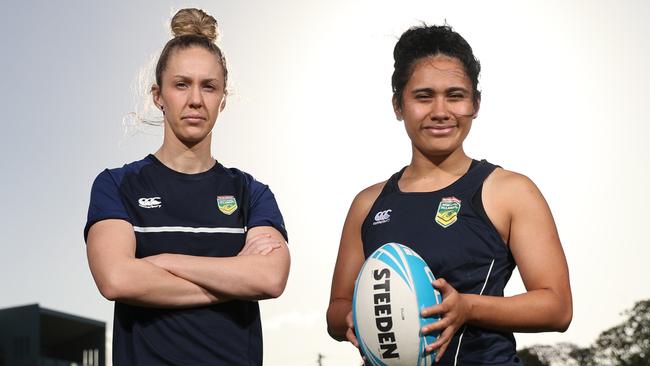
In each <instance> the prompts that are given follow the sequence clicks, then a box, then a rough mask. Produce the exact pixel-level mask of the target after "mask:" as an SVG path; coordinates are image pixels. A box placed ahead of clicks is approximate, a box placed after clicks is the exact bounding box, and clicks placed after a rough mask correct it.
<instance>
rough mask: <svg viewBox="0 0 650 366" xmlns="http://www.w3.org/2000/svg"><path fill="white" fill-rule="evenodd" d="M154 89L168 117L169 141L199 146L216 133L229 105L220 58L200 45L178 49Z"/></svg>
mask: <svg viewBox="0 0 650 366" xmlns="http://www.w3.org/2000/svg"><path fill="white" fill-rule="evenodd" d="M161 84H162V85H161V86H154V88H153V95H154V102H155V103H156V104H157V105H158V106H159V107H161V108H162V110H163V112H164V115H165V138H166V139H167V138H176V139H178V140H179V141H180V142H182V143H184V144H185V145H189V146H191V145H195V144H196V143H198V142H201V141H203V140H204V139H205V138H206V137H207V136H209V135H210V133H211V132H212V127H214V124H215V121H216V120H217V117H218V116H219V112H221V111H222V110H223V108H224V106H225V96H226V93H225V86H224V76H223V69H222V67H221V64H220V63H219V60H218V58H217V56H216V55H214V54H212V53H210V52H209V51H207V50H206V49H204V48H202V47H198V46H194V47H189V48H185V49H180V50H176V51H174V52H173V53H172V55H170V57H169V60H168V62H167V67H166V68H165V71H164V72H163V73H162V81H161Z"/></svg>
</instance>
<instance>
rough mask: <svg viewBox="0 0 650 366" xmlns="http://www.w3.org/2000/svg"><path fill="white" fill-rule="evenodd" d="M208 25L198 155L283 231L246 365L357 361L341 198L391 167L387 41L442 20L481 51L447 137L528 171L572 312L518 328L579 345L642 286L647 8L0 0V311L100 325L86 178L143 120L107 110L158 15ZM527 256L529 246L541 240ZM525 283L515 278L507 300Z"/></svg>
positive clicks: (144, 139)
mask: <svg viewBox="0 0 650 366" xmlns="http://www.w3.org/2000/svg"><path fill="white" fill-rule="evenodd" d="M187 6H192V7H199V8H203V9H205V10H206V11H207V12H208V13H210V14H212V15H213V16H214V17H215V18H216V19H217V20H218V22H219V26H220V31H221V39H220V43H219V44H220V46H221V47H222V49H223V51H224V53H225V55H226V57H227V60H228V65H229V72H230V74H229V79H230V81H231V85H230V88H231V94H230V96H229V99H228V104H227V106H226V109H225V111H224V112H223V113H222V114H221V115H220V117H219V120H218V121H217V126H216V128H215V130H214V137H213V154H214V156H215V157H216V158H217V159H218V160H219V161H220V162H222V163H223V164H224V165H226V166H234V167H238V168H240V169H242V170H245V171H248V172H250V173H252V174H253V175H254V176H255V177H256V178H257V179H258V180H260V181H262V182H264V183H266V184H269V185H270V187H271V189H272V190H273V192H274V193H275V196H276V199H277V200H278V203H279V205H280V208H281V210H282V212H283V215H284V218H285V221H286V224H287V228H288V231H289V236H290V244H289V245H290V250H291V255H292V267H291V275H290V278H289V282H288V285H287V288H286V291H285V293H284V294H283V295H282V296H281V297H280V298H279V299H275V300H271V301H263V302H262V303H261V308H262V319H263V323H262V324H263V328H264V344H265V354H264V357H265V365H316V364H317V355H318V353H321V354H322V355H324V358H323V360H322V365H358V364H359V359H358V356H357V354H356V352H355V349H354V348H353V347H352V346H351V345H350V344H348V343H339V342H336V341H334V340H332V339H331V338H329V336H328V335H327V332H326V323H325V311H326V309H327V305H328V298H329V288H330V281H331V275H332V270H333V267H334V262H335V259H336V253H337V249H338V241H339V236H340V232H341V228H342V225H343V221H344V218H345V215H346V213H347V209H348V207H349V205H350V202H351V200H352V198H353V197H354V196H355V195H356V193H358V192H359V191H360V190H361V189H363V188H365V187H367V186H369V185H371V184H374V183H376V182H379V181H382V180H385V179H387V178H388V177H389V176H390V175H391V174H392V173H394V172H395V171H397V170H399V169H400V168H401V167H403V166H404V165H407V164H408V163H409V161H410V151H411V150H410V144H409V140H408V138H407V137H406V133H405V132H404V129H403V126H402V125H401V123H400V122H398V121H396V120H395V117H394V115H393V112H392V107H391V104H390V98H391V90H390V76H391V73H392V49H393V46H394V44H395V42H396V40H397V38H398V37H399V35H400V34H401V33H402V32H403V31H404V30H406V29H408V28H409V27H410V26H413V25H417V24H420V23H421V22H422V21H424V22H427V23H429V24H440V23H443V22H445V21H446V22H448V23H449V24H450V25H452V26H453V27H454V28H455V29H456V30H457V31H458V32H460V33H461V34H462V35H463V36H464V37H465V38H466V39H467V40H468V41H469V43H470V44H471V45H472V47H473V49H474V52H475V54H476V55H477V57H478V58H479V59H480V61H481V65H482V74H481V78H480V88H481V90H482V104H481V110H480V113H479V117H478V118H477V119H476V120H475V122H474V125H473V129H472V132H471V133H470V135H469V137H468V140H466V142H465V150H466V152H467V153H468V154H469V155H470V156H471V157H474V158H477V159H483V158H485V159H488V160H489V161H491V162H493V163H496V164H499V165H501V166H502V167H504V168H505V169H508V170H513V171H516V172H520V173H522V174H525V175H527V176H528V177H530V178H531V179H532V180H533V181H534V182H535V183H536V184H537V185H538V186H539V188H540V189H541V191H542V192H543V194H544V195H545V197H546V199H547V201H548V202H549V205H550V207H551V209H552V211H553V214H554V217H555V221H556V224H557V226H558V230H559V233H560V237H561V240H562V243H563V246H564V250H565V253H566V256H567V260H568V263H569V269H570V275H571V285H572V289H573V298H574V318H573V323H572V324H571V327H570V328H569V330H568V331H567V332H565V333H544V334H516V338H517V341H518V346H519V347H524V346H528V345H532V344H535V343H545V344H552V343H556V342H574V343H577V344H578V345H581V346H586V345H588V344H590V343H591V342H592V341H594V340H595V338H596V337H597V336H598V334H599V333H600V332H601V331H603V330H605V329H607V328H609V327H611V326H613V325H616V324H617V323H619V322H620V321H621V320H622V319H623V318H622V316H621V312H622V311H624V310H625V309H628V308H631V307H632V306H633V304H634V302H635V301H637V300H641V299H646V298H649V297H650V282H649V281H648V279H649V278H650V266H648V265H647V260H648V258H650V245H649V244H650V240H649V239H648V235H647V227H648V223H647V220H648V219H649V218H650V215H649V214H648V212H647V208H648V207H650V196H649V194H648V188H647V187H649V186H650V169H649V168H650V163H649V159H648V158H649V156H650V147H649V146H648V141H650V123H649V122H650V120H649V118H648V115H647V113H646V112H647V105H648V102H647V97H648V95H649V93H648V89H647V86H648V85H650V72H648V71H647V65H650V47H648V43H647V36H648V35H650V22H648V21H647V19H648V18H650V3H648V2H647V1H643V0H637V1H634V0H630V1H614V0H611V1H606V0H595V1H586V0H584V1H558V0H551V1H541V0H535V1H527V2H520V1H490V2H483V1H455V2H451V1H444V2H443V1H438V0H426V1H417V0H402V1H400V2H399V3H398V2H395V1H390V2H388V1H386V2H382V1H364V0H328V1H299V0H296V1H288V0H285V1H273V2H268V1H262V0H251V1H238V2H235V1H225V0H218V1H194V2H175V1H151V0H147V1H138V2H127V1H122V2H101V1H81V0H79V1H71V0H64V1H57V2H51V1H46V0H28V1H17V0H8V1H5V2H3V11H2V13H1V14H0V44H1V45H2V49H3V50H2V55H3V57H1V58H0V73H1V76H2V82H1V83H0V107H1V109H0V111H1V113H2V115H3V118H2V121H1V122H0V123H1V126H2V132H3V133H2V135H3V136H4V138H3V142H2V144H0V156H2V159H0V172H2V174H3V176H2V180H1V182H2V183H1V184H2V189H0V202H2V207H3V210H1V211H0V222H2V229H3V235H2V236H1V239H0V278H1V280H0V308H5V307H11V306H18V305H24V304H29V303H39V304H40V305H41V306H43V307H46V308H50V309H54V310H58V311H63V312H68V313H72V314H76V315H80V316H84V317H89V318H92V319H97V320H101V321H106V322H107V325H108V327H109V328H111V326H112V319H113V316H112V309H113V304H112V303H110V302H109V301H107V300H105V299H103V298H102V297H101V296H100V294H99V292H98V291H97V289H96V287H95V285H94V282H93V280H92V277H91V275H90V271H89V269H88V264H87V260H86V256H85V246H84V245H85V244H84V241H83V235H82V230H83V226H84V224H85V215H86V212H87V208H88V200H89V193H90V187H91V184H92V181H93V180H94V178H95V176H96V175H97V174H98V173H99V172H100V171H101V170H103V169H104V168H107V167H118V166H121V165H123V164H124V163H127V162H130V161H134V160H139V159H141V158H142V157H144V156H145V155H146V154H148V153H150V152H154V151H155V150H156V149H157V148H158V147H159V145H160V143H161V141H162V139H161V132H156V131H150V130H147V131H144V132H140V133H136V134H133V133H131V132H132V131H131V130H127V129H125V128H124V126H123V125H122V120H123V118H124V116H125V115H127V114H128V113H129V112H132V111H134V110H135V109H136V108H137V106H138V105H140V104H141V102H142V100H143V99H142V98H144V97H146V96H143V95H141V94H139V93H138V92H137V90H136V89H137V88H136V87H135V86H136V84H137V79H138V75H139V72H140V70H141V69H142V68H143V67H145V66H146V65H147V64H149V63H150V61H151V59H152V58H155V57H156V55H157V54H158V53H159V52H160V50H161V49H162V46H163V45H164V44H165V42H166V41H167V40H168V39H169V38H170V32H169V19H170V17H171V15H172V14H173V13H174V12H175V11H176V10H178V9H180V8H183V7H187ZM540 255H544V253H540ZM523 291H525V288H524V286H523V284H522V283H521V280H520V278H519V277H518V275H516V274H515V275H514V276H513V278H512V279H511V281H510V283H509V285H508V287H507V288H506V294H507V295H514V294H517V293H520V292H523Z"/></svg>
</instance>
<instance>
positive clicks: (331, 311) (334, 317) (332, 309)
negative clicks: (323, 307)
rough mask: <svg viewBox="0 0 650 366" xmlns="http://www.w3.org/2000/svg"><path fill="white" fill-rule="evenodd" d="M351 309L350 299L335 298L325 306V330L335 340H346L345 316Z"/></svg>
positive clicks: (346, 326)
mask: <svg viewBox="0 0 650 366" xmlns="http://www.w3.org/2000/svg"><path fill="white" fill-rule="evenodd" d="M350 311H352V301H350V300H346V299H336V300H333V301H331V302H330V305H329V307H328V308H327V332H328V333H329V335H330V337H332V338H334V339H336V340H337V341H339V342H340V341H346V340H347V338H346V337H345V333H346V332H347V330H348V325H347V322H346V320H345V317H346V316H347V315H348V314H349V313H350Z"/></svg>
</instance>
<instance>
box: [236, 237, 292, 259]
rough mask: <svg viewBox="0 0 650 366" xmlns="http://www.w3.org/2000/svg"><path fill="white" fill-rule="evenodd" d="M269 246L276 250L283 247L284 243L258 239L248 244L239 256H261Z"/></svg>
mask: <svg viewBox="0 0 650 366" xmlns="http://www.w3.org/2000/svg"><path fill="white" fill-rule="evenodd" d="M269 235H270V234H269ZM267 246H271V247H272V248H273V249H276V248H279V247H281V246H282V243H281V242H280V241H279V240H277V239H274V238H270V237H262V238H257V239H256V240H254V241H251V242H248V243H246V244H245V245H244V248H243V249H242V250H241V251H240V252H239V254H238V255H251V254H259V253H261V252H262V251H263V250H265V249H266V247H267Z"/></svg>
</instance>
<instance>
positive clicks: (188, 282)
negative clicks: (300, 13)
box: [84, 9, 290, 365]
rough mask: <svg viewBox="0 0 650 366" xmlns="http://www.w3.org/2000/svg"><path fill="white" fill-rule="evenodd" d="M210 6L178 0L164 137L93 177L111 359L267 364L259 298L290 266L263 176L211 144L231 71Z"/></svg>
mask: <svg viewBox="0 0 650 366" xmlns="http://www.w3.org/2000/svg"><path fill="white" fill-rule="evenodd" d="M216 27H217V23H216V21H215V20H214V18H213V17H212V16H210V15H208V14H206V13H205V12H203V11H202V10H199V9H182V10H180V11H179V12H178V13H177V14H176V15H175V16H174V18H173V19H172V30H173V33H174V38H173V39H171V40H170V41H169V42H168V43H167V45H166V46H165V48H164V49H163V51H162V53H161V56H160V58H159V60H158V64H157V67H156V83H155V85H153V87H152V94H153V101H154V103H155V105H156V106H157V107H158V108H160V110H162V113H163V118H164V137H163V143H162V146H161V147H160V149H158V151H156V153H154V154H151V155H148V156H147V157H145V158H144V159H142V160H139V161H136V162H133V163H130V164H127V165H124V166H123V167H121V168H117V169H106V170H104V171H103V172H101V173H100V174H99V176H98V177H97V178H96V180H95V182H94V184H93V188H92V192H91V199H90V208H89V210H88V221H87V223H86V227H85V230H84V236H85V239H86V242H87V252H88V262H89V265H90V269H91V272H92V274H93V277H94V279H95V282H96V284H97V287H98V288H99V291H100V292H101V293H102V295H103V296H104V297H106V298H107V299H109V300H113V301H115V322H114V326H113V364H114V365H261V364H262V330H261V323H260V313H259V307H258V304H257V300H261V299H268V298H274V297H278V296H280V294H281V293H282V292H283V291H284V287H285V284H286V281H287V276H288V273H289V262H290V260H289V251H288V249H287V245H286V242H285V241H286V240H287V233H286V230H285V228H284V223H283V219H282V215H281V214H280V211H279V209H278V206H277V204H276V202H275V198H274V196H273V194H272V193H271V191H270V190H269V188H268V186H266V185H264V184H262V183H260V182H258V181H256V180H255V179H253V178H252V177H251V176H250V175H249V174H247V173H244V172H242V171H240V170H238V169H235V168H226V167H224V166H223V165H221V164H220V163H219V162H217V161H216V160H215V159H214V158H213V157H212V154H211V139H212V128H213V127H214V124H215V122H216V120H217V117H218V116H219V113H220V112H221V111H222V110H223V109H224V107H225V103H226V95H227V89H226V86H227V80H228V72H227V68H226V62H225V58H224V57H223V54H222V52H221V50H220V49H219V47H218V46H217V45H216V44H215V43H214V41H215V40H216V37H217V28H216Z"/></svg>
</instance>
